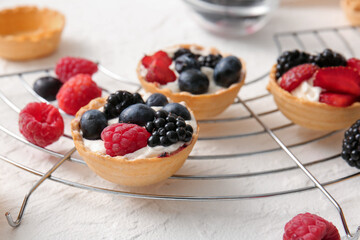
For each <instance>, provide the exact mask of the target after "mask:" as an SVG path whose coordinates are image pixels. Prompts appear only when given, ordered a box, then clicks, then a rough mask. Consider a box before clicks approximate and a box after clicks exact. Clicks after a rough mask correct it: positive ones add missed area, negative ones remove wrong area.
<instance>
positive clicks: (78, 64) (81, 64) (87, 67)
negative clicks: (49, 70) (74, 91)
mask: <svg viewBox="0 0 360 240" xmlns="http://www.w3.org/2000/svg"><path fill="white" fill-rule="evenodd" d="M97 70H98V67H97V65H96V63H94V62H91V61H89V60H86V59H83V58H74V57H63V58H61V59H60V60H59V61H58V63H57V64H56V67H55V73H56V75H57V76H58V77H59V79H60V81H61V82H63V83H65V82H67V81H68V80H69V79H70V78H71V77H73V76H75V75H76V74H79V73H84V74H89V75H93V74H94V73H96V72H97Z"/></svg>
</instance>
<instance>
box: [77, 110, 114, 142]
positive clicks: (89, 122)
mask: <svg viewBox="0 0 360 240" xmlns="http://www.w3.org/2000/svg"><path fill="white" fill-rule="evenodd" d="M107 125H108V123H107V119H106V117H105V114H104V113H103V112H100V111H99V110H89V111H86V112H85V113H84V114H83V115H82V116H81V119H80V127H81V131H82V134H83V137H84V138H86V139H89V140H97V139H100V138H101V132H102V130H103V129H104V128H106V127H107Z"/></svg>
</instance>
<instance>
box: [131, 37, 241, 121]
mask: <svg viewBox="0 0 360 240" xmlns="http://www.w3.org/2000/svg"><path fill="white" fill-rule="evenodd" d="M171 48H186V49H190V48H194V49H196V50H199V51H201V50H204V49H205V48H204V47H203V46H199V45H196V44H179V45H175V46H173V47H171ZM208 50H209V53H210V54H214V55H215V54H222V56H229V54H223V53H221V52H220V51H219V50H217V49H216V48H210V49H208ZM239 60H240V62H241V64H242V70H241V79H240V80H239V82H237V83H234V84H232V85H231V86H230V87H228V88H224V89H220V90H218V91H216V92H215V93H209V94H208V93H205V94H199V95H195V94H191V93H189V92H185V91H181V92H173V91H172V90H171V89H168V88H159V84H158V83H153V82H148V81H146V79H145V77H144V76H143V75H142V74H141V66H142V63H141V61H139V63H138V65H137V69H136V72H137V76H138V79H139V81H140V83H141V85H142V87H143V88H144V89H145V90H146V91H148V92H151V93H162V94H164V95H165V96H167V97H168V98H170V99H171V100H172V101H174V102H182V101H184V102H185V103H186V105H187V106H189V108H190V109H191V110H192V111H193V112H194V115H195V117H196V119H197V120H203V119H208V118H211V117H214V116H216V115H219V114H220V113H222V112H223V111H224V110H225V109H226V108H227V107H229V106H230V105H231V104H232V103H233V102H234V99H235V98H236V96H237V94H238V92H239V91H240V88H241V87H242V86H243V85H244V83H245V77H246V64H245V62H244V61H243V60H242V59H240V58H239Z"/></svg>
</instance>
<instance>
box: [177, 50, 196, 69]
mask: <svg viewBox="0 0 360 240" xmlns="http://www.w3.org/2000/svg"><path fill="white" fill-rule="evenodd" d="M175 69H176V71H177V72H178V73H182V72H183V71H185V70H188V69H198V70H200V64H199V63H198V61H197V60H196V59H195V56H194V55H192V54H183V55H181V56H180V57H178V58H176V60H175Z"/></svg>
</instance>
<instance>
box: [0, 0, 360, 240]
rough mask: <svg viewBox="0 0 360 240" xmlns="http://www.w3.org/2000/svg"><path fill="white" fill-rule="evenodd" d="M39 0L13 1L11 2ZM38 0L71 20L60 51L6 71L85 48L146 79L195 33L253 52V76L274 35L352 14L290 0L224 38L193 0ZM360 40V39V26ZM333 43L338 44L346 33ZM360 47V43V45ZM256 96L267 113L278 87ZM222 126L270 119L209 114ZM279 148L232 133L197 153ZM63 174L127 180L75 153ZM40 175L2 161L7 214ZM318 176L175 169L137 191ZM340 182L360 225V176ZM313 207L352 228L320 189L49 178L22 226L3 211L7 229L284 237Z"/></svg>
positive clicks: (6, 147) (199, 165)
mask: <svg viewBox="0 0 360 240" xmlns="http://www.w3.org/2000/svg"><path fill="white" fill-rule="evenodd" d="M32 2H34V1H30V0H28V1H25V0H2V1H1V2H0V7H5V6H14V5H16V4H20V3H32ZM36 4H38V5H40V6H48V7H51V8H54V9H58V10H60V11H61V12H63V13H64V14H65V15H66V17H67V25H66V29H65V32H64V35H63V39H62V43H61V46H60V49H59V50H58V52H57V53H56V54H54V55H53V56H51V57H48V58H44V59H41V60H37V61H31V62H26V63H14V62H7V61H3V60H0V71H1V73H11V72H15V71H24V70H29V69H38V68H41V67H49V66H53V65H54V63H55V62H56V60H57V59H58V58H59V57H61V56H65V55H74V56H82V57H87V58H91V59H96V60H99V61H101V63H102V64H103V65H104V66H107V67H108V68H109V69H111V70H112V71H114V72H115V73H120V74H121V75H123V76H125V77H127V78H129V79H132V80H134V81H135V79H136V75H135V66H136V64H137V61H138V60H139V59H140V57H141V56H142V54H143V53H145V52H150V51H153V50H155V49H158V48H162V47H164V46H169V45H172V44H176V43H183V42H189V43H199V44H203V45H206V46H217V47H218V48H220V49H221V50H223V51H224V52H232V53H234V54H235V55H239V56H241V57H242V58H244V59H245V60H246V61H247V66H248V70H249V74H248V79H253V78H254V77H257V76H259V75H261V74H263V73H264V72H265V71H267V70H268V69H269V68H270V67H271V65H272V64H273V63H274V61H275V59H276V57H277V50H276V48H275V45H274V43H273V40H272V33H273V32H274V31H285V30H299V29H307V28H309V27H314V28H317V27H328V26H342V25H345V24H346V21H345V18H344V16H343V15H342V12H341V11H340V8H339V7H338V1H335V0H331V1H330V0H329V1H327V0H322V1H308V0H301V1H300V0H299V1H287V3H286V4H283V6H282V8H281V9H280V10H279V11H278V12H277V13H276V15H275V16H274V18H273V19H272V21H271V22H270V23H269V24H268V25H267V27H266V28H265V29H263V30H262V31H261V32H259V33H257V34H255V35H253V36H249V37H245V38H242V39H223V38H219V37H216V36H213V35H210V34H208V33H206V32H204V31H203V30H202V29H200V28H199V27H198V26H197V25H195V24H194V22H193V21H192V20H191V19H190V18H189V17H188V15H187V9H186V8H185V6H184V5H183V3H182V2H181V1H165V0H156V1H145V0H143V1H117V0H111V1H110V0H108V1H96V0H91V1H90V0H88V1H85V0H82V1H72V0H71V1H70V0H63V1H45V0H37V1H36ZM355 40H356V41H357V42H358V41H359V39H358V38H356V39H355V37H354V41H355ZM288 44H289V45H291V43H288ZM331 44H335V46H337V45H336V44H337V43H336V42H331ZM293 46H295V45H293ZM338 46H339V47H338V49H339V50H340V51H341V50H343V46H342V45H341V43H338ZM318 50H319V49H318ZM356 50H357V53H359V51H360V48H359V47H357V49H356ZM345 53H346V52H345ZM346 54H347V53H346ZM358 56H359V54H358ZM100 78H101V77H100V76H97V80H99V81H102V80H103V79H100ZM33 79H34V78H31V79H29V81H33ZM0 81H1V90H3V91H7V95H8V96H9V97H10V98H11V99H12V100H14V101H15V103H16V104H17V105H18V106H19V107H23V106H24V105H25V104H26V103H27V102H28V101H31V100H33V99H32V98H31V97H30V96H28V95H26V94H25V90H24V89H23V88H22V87H16V86H17V84H18V81H16V79H6V81H5V79H0ZM265 84H266V83H265V82H264V81H261V82H259V83H257V84H253V85H251V86H247V87H244V89H242V93H241V95H242V96H243V97H244V98H246V97H251V96H255V95H257V93H265V92H266V91H265ZM107 87H109V88H113V89H114V90H115V89H116V88H118V87H119V86H118V85H116V86H114V85H110V84H109V83H108V84H107ZM269 102H270V104H268V103H269ZM249 104H250V105H251V107H252V108H253V109H254V110H255V111H256V112H259V109H268V108H269V106H270V105H271V104H272V101H271V98H266V99H265V100H264V101H255V102H251V103H249ZM0 111H1V119H0V120H1V124H2V125H5V126H6V127H8V128H9V129H11V130H12V131H14V132H17V124H16V121H17V117H16V114H15V113H14V112H12V111H11V110H10V109H9V108H8V107H7V106H6V105H5V104H3V103H2V102H0ZM235 111H236V113H238V115H240V116H241V115H246V113H245V110H244V109H243V108H242V107H241V106H232V107H231V108H230V109H229V110H228V111H226V112H225V113H224V114H223V116H224V117H226V116H231V114H233V113H234V112H235ZM262 119H263V120H264V121H266V122H267V124H268V125H270V126H271V127H275V126H279V125H281V124H283V123H287V120H286V119H284V118H283V117H282V116H281V114H279V113H276V114H272V115H271V116H264V117H263V118H262ZM218 128H221V133H222V134H224V135H225V134H239V133H240V132H241V133H243V132H252V131H256V130H260V127H259V125H258V124H256V123H254V122H253V121H250V120H246V121H241V122H237V121H235V122H229V123H228V124H227V125H220V126H214V125H212V124H211V123H206V124H202V125H201V131H202V137H211V136H214V135H215V134H218V133H219V130H218ZM68 130H69V128H68V127H67V131H68ZM277 134H278V135H279V136H280V137H281V139H282V140H284V141H285V142H287V143H289V144H291V143H295V142H298V141H299V140H300V141H301V140H303V139H306V138H307V137H308V136H313V137H315V136H320V135H321V134H323V133H318V132H311V131H309V130H306V129H302V128H299V127H296V126H295V127H290V128H288V129H287V130H282V131H278V132H277ZM341 134H342V133H339V134H335V135H333V136H331V137H329V138H327V139H325V140H322V141H319V142H315V143H313V144H310V145H304V146H302V147H299V148H294V149H293V151H294V153H295V154H296V155H297V156H299V158H300V159H301V160H302V161H304V162H307V161H311V160H314V159H319V158H321V157H324V156H330V155H332V154H334V153H337V152H339V151H340V145H341ZM254 143H255V144H254ZM0 146H1V147H0V149H1V150H0V153H1V154H3V155H5V156H7V157H9V158H11V159H13V160H16V161H17V162H20V163H22V164H25V165H28V166H30V167H32V168H35V169H37V170H39V171H46V170H47V169H49V168H50V167H51V166H52V164H54V163H55V161H56V158H54V157H49V156H47V155H46V154H43V153H40V152H39V151H36V150H34V149H32V148H30V147H23V145H21V144H20V143H19V142H17V141H16V140H14V139H12V138H11V137H9V136H7V135H6V134H4V133H2V132H0ZM70 146H71V142H70V141H68V140H66V139H63V140H61V141H60V142H58V143H56V144H54V145H52V146H50V148H51V149H55V150H56V151H60V152H62V153H65V152H66V150H67V149H68V148H69V147H70ZM272 147H276V144H275V143H274V142H273V141H272V140H271V139H270V138H269V137H267V136H262V135H256V136H252V137H248V138H239V139H237V138H235V139H230V140H226V141H222V142H221V144H219V142H216V141H199V142H198V144H197V146H196V147H195V149H194V152H193V153H192V154H193V155H199V154H214V153H228V154H230V153H234V152H237V153H238V152H249V151H254V150H257V149H259V148H260V149H264V148H272ZM284 166H292V162H291V160H290V159H289V158H288V157H287V156H286V155H285V154H283V153H281V152H272V153H267V154H264V155H253V156H250V157H247V158H238V159H227V160H224V161H221V160H211V161H194V160H193V161H188V162H187V163H186V164H185V166H184V167H183V168H182V169H181V170H180V173H181V174H214V173H244V172H254V171H260V170H266V169H273V168H278V167H284ZM310 170H311V171H312V172H313V173H314V175H315V176H317V177H318V178H319V179H320V180H321V181H326V180H329V179H333V178H334V177H339V176H345V175H347V174H350V173H354V172H356V170H355V169H352V168H350V167H348V166H346V164H345V163H344V162H343V161H342V160H340V159H336V160H332V161H329V162H326V163H322V164H318V165H316V166H314V167H310ZM54 175H55V176H58V177H62V178H66V179H70V180H73V181H79V182H82V183H88V184H96V185H98V186H105V187H110V188H119V187H117V186H114V185H113V184H110V183H107V182H105V181H104V180H101V179H100V178H98V177H97V176H95V174H93V173H92V172H90V171H89V170H88V169H87V167H86V166H81V165H79V164H75V163H69V162H67V163H65V164H64V165H63V166H61V167H60V168H59V169H58V171H56V173H55V174H54ZM37 179H38V177H36V176H34V175H31V174H28V173H26V172H24V171H21V170H19V169H17V168H15V167H13V166H11V165H9V164H7V163H4V162H3V161H0V213H1V215H2V214H3V213H5V212H6V211H8V210H10V211H11V212H12V213H13V215H14V217H15V216H16V215H17V212H18V209H19V207H20V205H21V202H22V200H23V197H24V194H25V193H26V192H27V191H28V190H29V189H30V188H31V186H32V185H33V184H34V182H35V181H36V180H37ZM306 185H308V186H310V185H311V183H310V181H309V180H307V179H306V178H305V177H304V176H303V174H301V172H300V171H298V170H296V171H290V172H286V173H279V174H273V175H265V176H262V177H254V178H240V179H236V180H216V181H190V180H189V181H181V180H168V181H166V182H164V183H161V184H158V185H155V186H152V187H148V188H142V189H126V188H125V190H131V191H137V190H138V191H144V192H152V193H159V194H161V193H167V194H174V193H178V194H199V195H204V194H212V195H214V194H218V195H229V194H235V195H237V194H247V193H259V192H268V191H276V190H284V189H289V188H294V187H302V186H306ZM119 189H120V188H119ZM328 189H329V191H330V192H331V193H332V194H333V195H334V197H335V198H336V199H337V200H338V201H339V202H340V203H341V204H342V207H343V209H344V211H345V214H346V217H347V220H348V223H349V227H350V229H352V230H354V229H355V228H356V227H357V225H358V224H360V214H359V212H360V207H359V204H358V199H359V189H360V182H359V178H354V179H351V180H348V181H346V182H342V183H339V184H337V185H334V186H330V187H328ZM306 211H308V212H312V213H316V214H319V215H321V216H322V217H324V218H326V219H328V220H330V221H332V222H333V223H334V224H335V225H336V226H337V227H338V228H339V230H340V233H341V234H343V233H344V231H343V229H342V226H341V222H340V218H339V217H338V215H337V212H336V210H335V209H334V208H333V206H332V205H331V204H330V203H329V202H328V201H327V200H326V199H325V198H324V197H323V196H322V195H321V193H320V192H319V191H307V192H303V193H297V194H291V195H285V196H280V197H273V198H266V199H252V200H242V201H231V202H221V201H220V202H176V201H154V200H141V199H131V198H124V197H120V196H116V195H107V194H101V193H96V192H89V191H84V190H79V189H75V188H71V187H67V186H64V185H61V184H58V183H55V182H52V181H46V182H45V183H44V184H43V185H42V186H41V187H40V188H39V189H38V190H37V191H36V192H35V193H34V194H33V195H32V197H31V199H30V202H29V205H28V208H27V210H26V212H25V216H24V220H23V223H22V225H21V226H20V227H19V228H17V229H12V228H11V227H9V226H8V225H7V223H6V220H5V217H0V239H281V238H282V233H283V226H284V224H285V223H286V222H287V221H288V220H289V219H290V218H292V217H293V216H294V215H296V214H298V213H300V212H306Z"/></svg>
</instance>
